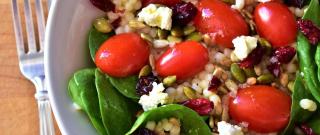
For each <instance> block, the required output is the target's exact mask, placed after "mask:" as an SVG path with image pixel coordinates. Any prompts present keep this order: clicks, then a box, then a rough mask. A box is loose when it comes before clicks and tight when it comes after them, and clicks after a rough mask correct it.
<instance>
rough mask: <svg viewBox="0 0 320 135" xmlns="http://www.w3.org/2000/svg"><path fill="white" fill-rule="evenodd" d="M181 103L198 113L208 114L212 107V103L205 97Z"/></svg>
mask: <svg viewBox="0 0 320 135" xmlns="http://www.w3.org/2000/svg"><path fill="white" fill-rule="evenodd" d="M182 105H184V106H187V107H189V108H191V109H192V110H194V111H196V112H197V113H198V114H199V115H208V114H209V113H210V112H211V111H212V109H213V103H212V102H210V100H208V99H205V98H197V99H190V100H187V101H185V102H183V103H182Z"/></svg>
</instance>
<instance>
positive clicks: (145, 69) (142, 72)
mask: <svg viewBox="0 0 320 135" xmlns="http://www.w3.org/2000/svg"><path fill="white" fill-rule="evenodd" d="M151 72H152V68H151V67H150V66H149V65H145V66H144V67H143V68H142V69H141V70H140V72H139V78H140V77H141V76H148V75H149V74H150V73H151Z"/></svg>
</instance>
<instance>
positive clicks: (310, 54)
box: [297, 0, 320, 103]
mask: <svg viewBox="0 0 320 135" xmlns="http://www.w3.org/2000/svg"><path fill="white" fill-rule="evenodd" d="M319 17H320V7H319V1H318V0H311V1H310V4H309V7H308V8H307V10H306V12H305V14H304V16H303V17H302V18H303V19H309V20H312V21H313V22H314V23H315V24H317V25H319V24H320V18H319ZM297 44H298V46H297V52H298V58H299V63H300V69H301V70H302V72H303V74H304V80H305V82H306V86H307V88H308V89H309V90H310V91H311V94H312V95H313V96H314V98H315V99H316V100H317V101H318V102H319V103H320V84H319V78H318V75H317V69H318V68H317V67H316V62H315V59H320V58H314V57H315V55H316V57H317V56H320V55H319V54H315V52H314V50H316V48H315V46H311V45H310V43H309V41H308V39H307V38H306V37H305V36H303V35H302V33H301V32H299V34H298V39H297ZM318 53H320V51H319V52H318Z"/></svg>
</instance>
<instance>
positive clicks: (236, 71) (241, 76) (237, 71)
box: [230, 63, 246, 83]
mask: <svg viewBox="0 0 320 135" xmlns="http://www.w3.org/2000/svg"><path fill="white" fill-rule="evenodd" d="M230 71H231V74H232V76H233V77H234V78H235V79H236V80H238V81H239V82H240V83H244V82H245V81H246V75H245V73H244V72H243V70H242V69H241V68H240V67H239V65H238V64H237V63H233V64H231V67H230Z"/></svg>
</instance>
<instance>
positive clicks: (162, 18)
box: [138, 4, 172, 30]
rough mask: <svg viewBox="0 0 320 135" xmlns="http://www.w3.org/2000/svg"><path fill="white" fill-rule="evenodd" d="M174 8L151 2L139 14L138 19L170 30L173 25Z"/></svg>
mask: <svg viewBox="0 0 320 135" xmlns="http://www.w3.org/2000/svg"><path fill="white" fill-rule="evenodd" d="M171 16H172V9H170V8H168V7H157V6H156V5H155V4H149V5H148V6H147V7H145V8H143V9H142V10H141V12H140V13H139V14H138V20H139V21H144V22H145V23H146V24H148V25H150V26H154V27H160V28H161V29H166V30H170V29H171V26H172V19H171Z"/></svg>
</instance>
